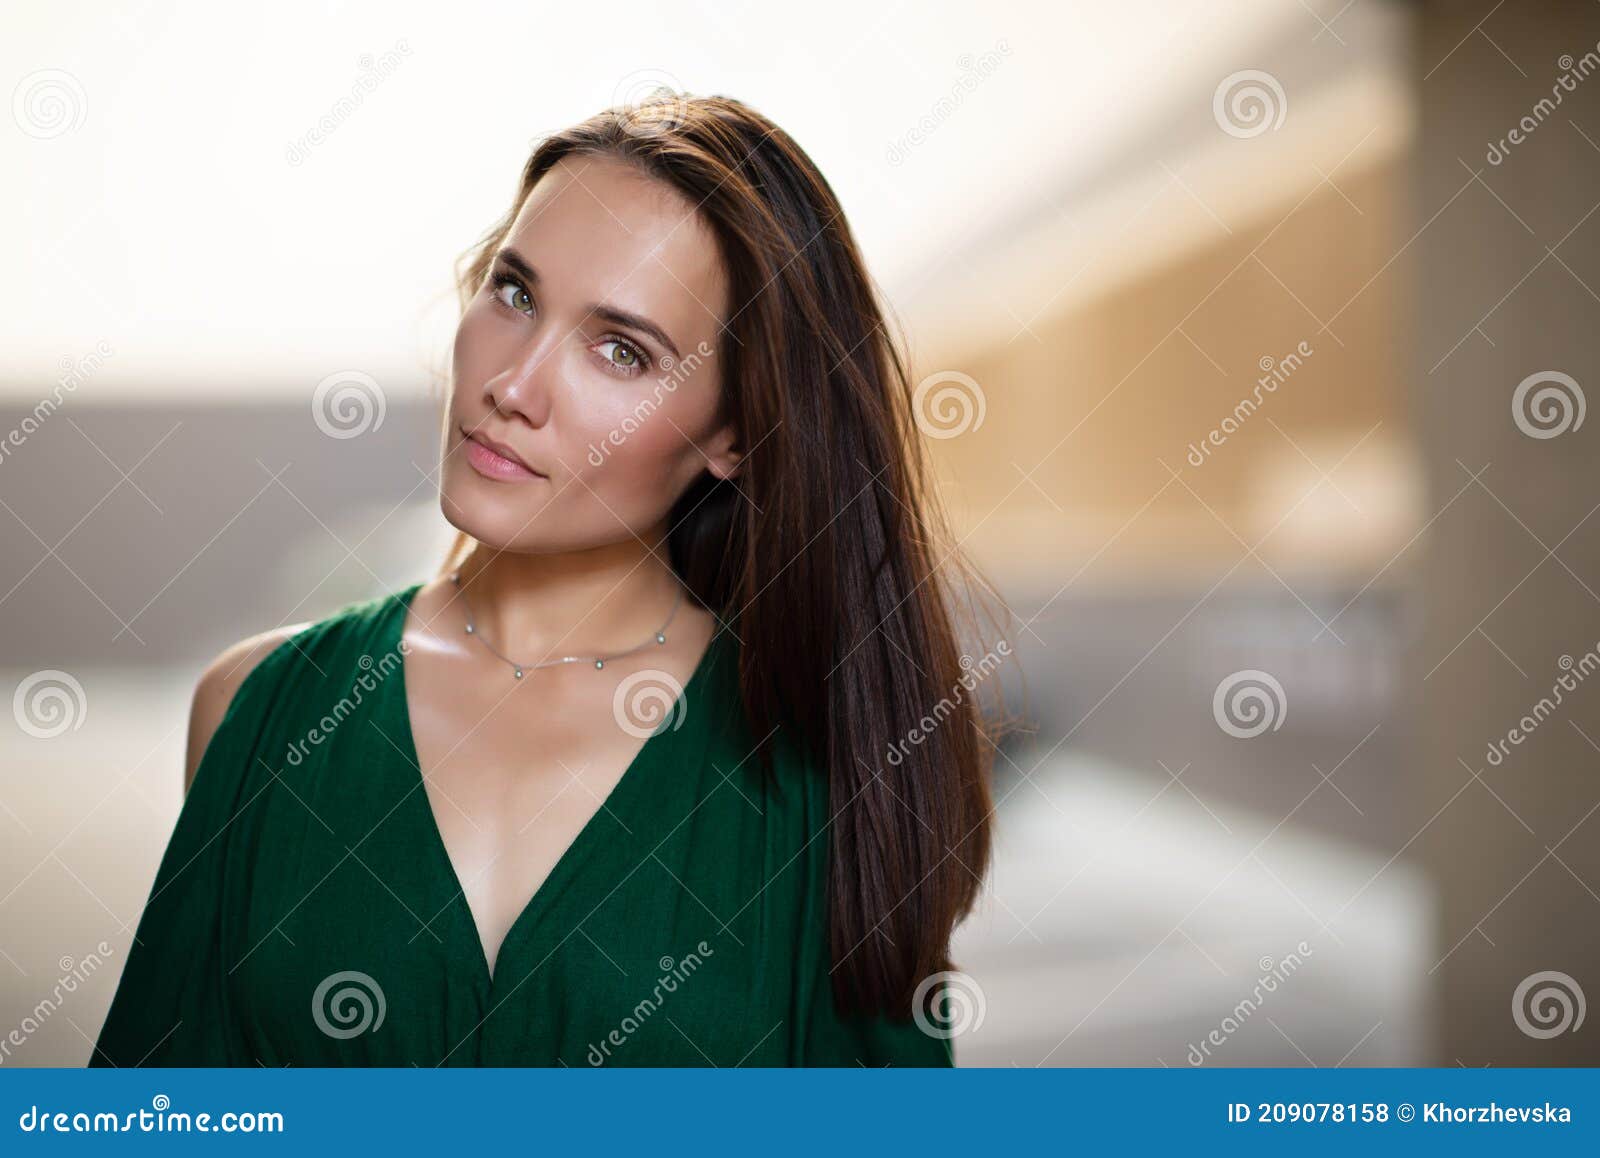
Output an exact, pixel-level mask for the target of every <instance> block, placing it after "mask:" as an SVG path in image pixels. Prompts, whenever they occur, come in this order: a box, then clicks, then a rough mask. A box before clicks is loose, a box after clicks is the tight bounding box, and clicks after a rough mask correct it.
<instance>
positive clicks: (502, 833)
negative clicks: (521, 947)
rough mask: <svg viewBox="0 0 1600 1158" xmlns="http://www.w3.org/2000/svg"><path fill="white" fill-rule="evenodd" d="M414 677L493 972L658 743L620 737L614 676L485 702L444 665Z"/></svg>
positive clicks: (436, 783) (433, 779)
mask: <svg viewBox="0 0 1600 1158" xmlns="http://www.w3.org/2000/svg"><path fill="white" fill-rule="evenodd" d="M413 672H415V675H413V677H412V679H411V686H410V689H409V692H410V699H409V704H408V707H409V715H410V722H411V731H412V741H413V746H414V751H415V754H416V757H417V763H418V770H419V772H420V774H421V776H422V778H423V783H424V790H425V792H426V794H427V798H428V804H429V809H430V811H431V812H432V815H433V821H434V824H435V826H436V828H437V830H438V836H439V838H440V841H441V842H442V844H443V846H444V849H445V851H446V853H447V855H448V858H449V860H450V863H451V866H452V867H453V869H454V871H455V875H456V877H457V879H458V882H459V884H460V887H461V890H462V892H463V894H464V896H465V899H466V901H467V904H468V906H469V908H470V909H471V911H472V915H473V919H474V922H475V923H476V925H477V927H478V933H479V936H480V938H481V940H482V942H483V949H484V956H485V958H486V959H487V961H488V962H489V964H490V966H491V968H492V967H493V965H494V963H495V959H496V956H497V954H498V950H499V946H500V944H501V942H502V941H503V940H504V938H505V935H506V933H507V932H508V931H509V930H510V928H511V926H512V925H513V924H514V923H515V922H516V920H517V917H518V916H519V915H520V914H521V912H522V911H523V910H524V909H525V908H526V907H527V906H528V904H529V902H530V900H531V898H532V897H533V896H534V895H535V894H536V893H537V892H538V891H539V889H540V888H541V886H542V885H543V884H544V882H545V881H546V880H547V879H548V878H549V876H550V874H551V872H552V871H553V870H554V868H555V866H556V865H557V863H558V862H559V861H560V859H561V857H562V855H563V854H564V853H565V852H566V850H567V849H568V848H570V847H571V846H572V845H573V843H574V841H575V840H576V839H577V837H578V834H579V833H580V832H581V831H582V830H583V829H584V828H585V826H586V825H588V823H589V822H590V820H591V819H592V818H593V817H594V815H595V813H596V812H597V811H599V809H600V808H602V807H603V806H604V802H605V800H606V799H607V797H608V796H609V795H610V794H611V792H612V790H613V789H614V788H615V787H616V786H617V784H618V782H619V781H620V780H621V778H622V776H623V774H624V772H625V771H626V770H627V769H628V767H629V765H630V764H631V763H632V762H633V760H634V759H635V758H636V757H637V756H638V754H639V752H640V751H641V749H642V748H643V746H644V743H645V740H646V738H647V737H646V736H640V735H636V734H633V733H632V732H630V731H627V730H624V729H623V728H621V727H619V726H618V724H617V720H616V718H615V717H614V714H613V712H612V709H611V696H610V695H609V694H607V693H606V691H605V688H604V687H600V686H599V681H604V682H605V683H606V684H607V686H609V684H611V683H615V682H616V679H615V677H611V678H609V679H608V678H607V677H608V675H609V673H600V672H591V671H587V670H574V671H570V672H566V671H561V672H554V673H552V672H540V673H538V674H537V676H533V677H530V678H528V679H525V680H522V681H513V680H511V679H509V678H508V679H507V680H506V681H505V686H504V688H503V690H501V691H492V692H491V693H490V694H489V695H485V694H484V684H483V682H482V681H481V680H479V681H465V680H460V679H454V678H452V676H451V672H450V670H449V668H448V667H446V666H444V665H440V666H438V667H435V668H428V667H426V666H422V665H419V666H417V667H416V668H414V669H413ZM547 676H548V677H550V678H548V679H546V678H544V677H547ZM585 681H587V683H588V684H592V685H595V686H585ZM490 686H491V688H493V686H494V685H490Z"/></svg>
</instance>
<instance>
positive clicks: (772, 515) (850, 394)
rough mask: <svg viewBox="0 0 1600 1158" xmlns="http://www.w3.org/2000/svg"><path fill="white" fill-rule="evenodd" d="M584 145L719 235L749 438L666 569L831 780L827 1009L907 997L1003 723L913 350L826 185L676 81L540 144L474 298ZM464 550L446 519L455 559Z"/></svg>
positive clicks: (690, 511)
mask: <svg viewBox="0 0 1600 1158" xmlns="http://www.w3.org/2000/svg"><path fill="white" fill-rule="evenodd" d="M591 154H592V155H609V156H615V157H620V158H623V159H626V160H629V161H632V162H633V163H635V164H637V165H639V166H641V167H642V169H643V170H644V171H646V172H648V173H650V174H652V175H654V176H656V177H658V178H660V179H662V180H665V181H667V182H668V183H670V184H671V185H672V186H673V187H674V188H676V189H677V190H678V191H679V192H680V193H682V194H683V195H684V196H685V197H687V198H688V199H689V201H690V202H691V203H692V204H694V205H696V206H697V207H698V211H699V213H700V214H701V216H702V217H703V218H704V219H705V221H706V223H707V224H708V225H709V226H710V228H711V230H712V231H713V233H714V234H715V236H716V238H717V240H718V243H719V245H720V247H721V250H722V257H723V261H724V263H725V267H726V270H727V275H728V277H729V300H730V301H731V302H732V303H734V308H733V311H732V316H731V317H730V318H728V319H726V328H725V329H724V330H723V332H722V334H721V336H720V339H719V349H718V350H717V351H716V360H717V364H718V365H719V366H720V367H721V371H722V377H721V381H722V397H721V406H722V408H723V409H722V413H721V418H722V420H723V421H731V422H732V423H733V424H734V429H735V430H736V431H737V432H738V446H739V448H740V449H742V450H744V451H745V457H744V461H743V465H742V468H741V471H740V473H739V475H738V476H737V477H736V479H735V480H733V481H732V482H729V481H724V480H718V479H715V478H713V476H711V475H710V474H709V473H706V474H704V475H702V476H701V478H700V480H699V481H698V482H697V483H696V484H694V485H692V486H690V487H689V489H688V491H687V492H686V493H685V494H684V495H683V496H682V498H681V499H680V500H679V502H678V504H677V505H676V506H675V507H674V509H673V511H672V514H671V519H670V527H671V529H670V531H669V534H668V545H669V551H670V555H671V564H672V566H673V567H674V568H675V570H676V571H677V573H678V574H679V576H680V577H681V578H682V579H683V581H684V583H685V585H686V586H687V587H688V589H689V590H690V591H691V592H692V593H693V595H694V597H695V598H696V599H698V600H699V601H700V603H701V604H703V605H704V606H705V607H707V608H708V609H710V610H711V611H712V612H713V613H715V614H716V615H717V617H718V618H719V619H722V620H724V621H732V622H733V623H734V630H735V632H736V634H737V635H738V637H739V638H740V640H741V641H742V647H741V652H740V655H741V658H740V665H739V667H740V685H741V696H742V699H743V702H744V710H745V713H746V717H747V720H748V721H749V723H750V726H751V728H752V734H754V735H757V736H765V735H767V734H768V733H769V732H770V731H771V729H772V728H773V727H774V726H782V727H787V728H792V729H794V733H793V734H794V735H795V736H797V737H800V738H801V743H802V747H803V749H804V750H805V751H806V752H807V754H808V757H809V758H810V759H811V760H812V761H813V762H814V763H815V764H816V766H817V768H818V774H820V775H826V776H827V780H828V792H829V801H830V809H829V811H830V813H831V815H832V820H831V822H830V824H829V831H830V841H831V846H830V857H829V921H830V932H829V935H830V945H831V950H832V959H833V992H834V997H835V1001H836V1004H837V1006H838V1008H839V1009H841V1010H842V1011H849V1012H858V1013H863V1014H871V1013H884V1014H887V1015H888V1016H890V1017H893V1018H896V1019H903V1018H905V1017H909V1016H910V1015H911V1013H912V1011H913V997H914V995H915V994H917V992H918V987H919V984H920V983H922V982H923V981H924V980H925V979H928V978H930V977H932V976H933V975H934V974H937V973H941V972H944V971H947V970H950V969H951V968H952V964H951V962H950V959H949V948H950V936H951V932H952V930H953V929H954V927H955V925H956V923H957V922H958V921H959V920H960V919H961V918H962V917H963V916H965V915H966V914H967V913H968V912H969V911H970V910H971V908H972V906H973V904H974V902H975V900H976V898H977V895H978V892H979V889H980V886H981V882H982V880H983V877H984V874H985V872H986V871H987V869H988V866H989V857H990V815H991V812H992V810H993V806H992V803H991V796H990V788H989V774H990V769H991V759H992V750H993V747H994V740H995V735H996V733H995V732H994V731H992V730H991V728H990V723H989V721H988V720H986V719H985V717H984V713H983V712H982V711H981V710H980V706H979V701H978V700H977V699H975V698H973V697H971V696H970V695H964V694H963V692H962V688H963V687H966V688H968V689H969V690H970V688H971V684H972V679H971V676H970V675H969V674H968V673H969V669H970V668H971V667H972V663H973V661H972V660H971V658H970V657H965V656H963V655H962V654H961V650H960V642H959V638H958V632H957V628H956V622H955V612H956V610H957V609H958V607H962V608H965V609H966V610H967V611H969V612H970V611H971V610H972V609H973V608H974V607H975V606H976V605H977V603H978V602H979V601H978V600H977V598H976V595H977V593H978V591H977V589H978V588H979V587H981V586H986V585H984V584H982V581H981V579H979V578H978V575H977V571H976V569H975V568H973V567H972V565H971V564H970V563H969V562H968V561H967V560H966V559H965V558H964V557H963V556H962V555H961V553H960V552H959V551H958V550H955V549H954V548H952V547H951V546H950V542H951V540H950V535H949V532H948V526H947V523H946V517H945V515H944V513H943V510H942V507H941V506H940V504H939V503H938V502H937V501H936V496H935V495H934V493H933V492H932V489H931V487H930V485H929V479H930V469H929V465H928V463H927V462H926V459H925V447H924V442H923V439H922V437H921V435H920V433H919V431H918V428H917V424H916V421H915V414H914V411H913V398H912V390H911V386H910V382H909V378H908V375H907V372H906V367H905V362H904V360H903V358H902V356H901V354H900V352H899V349H898V348H897V345H896V343H895V342H894V341H893V340H892V339H891V337H890V335H889V332H888V330H887V329H886V327H885V323H884V311H883V310H881V309H880V307H879V304H878V301H877V296H876V287H875V286H874V284H873V283H872V281H871V279H870V277H869V276H868V274H867V272H866V268H865V264H864V263H863V261H862V258H861V255H860V252H859V251H858V249H857V247H856V243H855V240H854V238H853V237H852V236H851V232H850V228H849V225H848V224H847V223H846V221H845V218H844V215H843V210H842V209H841V207H840V205H839V201H838V199H837V198H836V197H835V196H834V193H833V190H832V189H831V188H830V187H829V185H828V183H827V181H826V180H824V178H823V176H822V174H821V173H820V172H818V170H817V168H816V166H815V165H814V164H813V163H812V161H811V159H810V158H809V157H807V156H806V154H805V153H804V152H803V151H802V150H801V149H800V147H799V146H798V145H797V144H795V142H794V141H793V140H792V139H791V138H790V137H789V136H788V134H787V133H785V132H784V131H783V130H782V129H780V128H779V127H778V126H777V125H775V124H773V123H772V122H771V121H769V120H768V119H767V118H765V117H764V116H762V115H761V114H759V113H757V112H755V111H754V110H753V109H751V108H749V107H748V106H746V105H744V104H742V103H741V102H739V101H737V100H734V99H732V98H729V97H723V96H710V97H692V96H687V95H684V94H676V93H671V92H665V91H664V92H661V93H659V94H657V95H655V96H652V97H651V98H649V99H648V100H646V101H645V102H644V103H642V104H636V105H630V106H619V107H616V108H612V109H608V110H606V111H605V112H602V113H599V114H598V115H596V116H594V117H591V118H589V119H588V120H586V121H583V122H582V123H580V124H578V125H576V126H574V127H572V128H569V129H567V130H565V131H563V132H559V133H556V134H554V135H552V136H549V137H547V138H545V139H543V140H542V141H541V142H540V143H539V144H538V145H537V147H536V148H535V150H534V152H533V154H532V156H531V157H529V159H528V161H527V164H526V165H525V166H524V168H523V171H522V177H521V181H520V182H519V185H518V189H517V193H516V197H515V199H514V201H513V202H512V205H511V208H510V209H509V210H508V211H507V212H506V215H505V217H504V218H502V219H501V220H500V221H499V222H498V223H497V224H496V225H494V227H493V228H491V229H490V230H489V231H488V232H487V233H486V234H484V236H483V237H482V238H481V239H480V240H479V241H478V242H477V243H476V244H475V245H474V246H473V247H472V248H471V249H469V250H468V251H467V252H466V253H465V254H463V255H462V257H461V260H460V262H459V263H458V265H457V271H456V272H457V289H458V292H459V294H460V297H461V302H462V308H463V309H465V308H466V305H467V303H469V302H470V301H471V299H472V297H473V296H474V295H475V294H476V293H477V292H478V291H479V289H480V288H481V286H482V284H483V281H484V279H485V277H486V276H487V274H488V272H489V268H490V266H491V264H492V262H493V259H494V255H495V253H496V252H497V250H498V249H499V248H500V246H501V245H502V243H503V242H504V241H505V238H506V236H507V234H508V233H509V232H510V229H511V226H512V224H513V223H514V222H515V220H516V216H517V211H518V209H519V208H520V207H521V205H522V203H523V201H524V199H525V198H526V197H527V196H528V193H529V191H530V190H532V189H533V187H534V185H535V183H536V182H537V181H538V180H539V178H540V177H541V176H543V175H544V173H545V172H546V171H548V170H549V169H550V167H551V166H552V165H554V164H555V163H556V162H557V161H558V160H560V159H561V158H562V157H565V156H568V155H591ZM735 484H736V485H735ZM472 546H473V542H472V540H471V539H470V538H469V537H468V536H466V535H465V534H462V535H460V536H458V538H457V539H456V542H455V544H454V545H453V547H452V549H451V551H450V554H449V556H448V557H447V559H446V561H445V563H444V566H443V568H442V570H449V569H451V568H452V567H454V566H456V565H458V564H459V562H460V560H461V559H462V558H463V557H464V556H465V554H466V553H468V552H469V551H470V550H471V549H472ZM974 622H976V617H974ZM1001 646H1002V650H1003V649H1004V644H1002V645H1001ZM963 677H966V679H965V682H963ZM952 700H954V703H952ZM930 723H933V724H935V726H933V727H929V726H928V725H929V724H930ZM769 755H770V754H769V753H768V752H767V751H766V750H765V749H764V750H763V752H762V755H761V760H762V762H763V763H765V762H766V761H767V760H768V758H769ZM927 988H928V987H927V986H923V992H924V994H926V993H927ZM924 1000H929V998H928V997H926V996H925V997H924Z"/></svg>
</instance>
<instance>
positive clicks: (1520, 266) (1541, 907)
mask: <svg viewBox="0 0 1600 1158" xmlns="http://www.w3.org/2000/svg"><path fill="white" fill-rule="evenodd" d="M1507 16H1508V18H1507V19H1504V20H1497V21H1495V23H1494V25H1493V27H1492V28H1491V29H1489V30H1488V35H1487V36H1485V35H1483V34H1480V33H1477V32H1475V31H1474V25H1475V24H1476V23H1477V22H1478V21H1479V20H1480V19H1481V18H1482V17H1481V14H1479V13H1476V12H1475V11H1474V10H1473V9H1472V8H1471V7H1468V6H1461V5H1456V4H1447V3H1429V4H1425V5H1423V6H1422V20H1421V38H1420V41H1419V45H1418V57H1417V75H1416V80H1415V83H1416V89H1417V93H1418V99H1419V101H1420V103H1421V110H1422V123H1423V128H1424V131H1423V135H1422V140H1421V146H1420V148H1419V150H1418V151H1417V154H1416V157H1415V171H1416V174H1417V198H1418V202H1419V204H1418V216H1419V218H1420V220H1419V221H1418V228H1419V229H1420V230H1421V232H1420V235H1419V237H1418V239H1417V243H1416V250H1417V253H1418V262H1419V266H1420V270H1421V282H1420V285H1419V292H1420V298H1419V301H1420V309H1419V321H1420V325H1419V328H1418V330H1417V335H1416V341H1415V343H1414V344H1413V346H1412V349H1411V356H1410V358H1409V360H1408V371H1409V377H1410V395H1411V399H1412V404H1413V406H1414V407H1415V408H1416V409H1417V411H1418V413H1419V414H1420V415H1421V416H1422V421H1421V424H1420V425H1421V430H1422V445H1423V448H1424V452H1425V460H1426V463H1427V472H1428V484H1429V492H1430V498H1429V511H1428V513H1429V518H1430V525H1429V532H1428V539H1427V545H1428V550H1427V553H1426V556H1425V558H1426V570H1425V572H1424V580H1425V583H1426V585H1427V590H1428V595H1429V600H1428V615H1427V622H1426V627H1425V631H1424V637H1423V639H1422V641H1421V646H1420V647H1419V648H1418V650H1417V653H1416V655H1415V656H1414V662H1413V665H1412V670H1411V679H1412V680H1413V681H1414V683H1415V685H1416V686H1418V687H1420V688H1421V689H1422V712H1421V716H1420V720H1419V723H1420V727H1421V732H1422V739H1423V746H1422V751H1421V771H1422V792H1423V795H1424V797H1425V799H1426V801H1427V803H1428V805H1429V806H1430V809H1431V810H1433V811H1434V813H1435V816H1434V819H1433V821H1432V823H1431V824H1430V825H1429V826H1428V828H1427V830H1426V831H1425V832H1423V833H1420V834H1419V840H1418V842H1417V847H1418V849H1419V850H1422V851H1424V853H1425V856H1426V862H1427V864H1428V866H1429V868H1430V870H1431V872H1432V873H1433V875H1434V876H1435V878H1436V879H1437V880H1438V881H1439V883H1440V890H1441V892H1440V901H1441V905H1440V909H1439V915H1438V936H1439V940H1440V945H1441V948H1440V952H1439V956H1438V959H1437V961H1436V962H1435V963H1433V965H1432V966H1431V968H1430V969H1429V974H1430V977H1431V978H1432V980H1433V983H1434V985H1435V986H1436V987H1437V991H1438V994H1439V999H1440V1012H1441V1017H1440V1022H1439V1032H1440V1034H1441V1042H1440V1057H1441V1060H1442V1061H1443V1062H1445V1063H1446V1064H1448V1063H1450V1062H1452V1061H1459V1062H1461V1063H1463V1064H1466V1065H1483V1064H1486V1063H1488V1062H1490V1061H1492V1062H1493V1063H1494V1064H1495V1065H1551V1064H1565V1065H1576V1064H1596V1063H1600V1035H1597V1034H1596V1032H1595V1026H1594V1025H1593V1023H1592V1019H1593V1016H1594V1014H1593V1011H1590V1012H1589V1019H1590V1024H1587V1025H1584V1024H1583V1023H1582V1021H1581V1020H1580V1019H1581V1018H1582V1016H1583V1014H1582V1010H1583V1006H1584V1005H1585V1004H1586V1002H1589V1001H1593V1000H1594V999H1595V998H1596V997H1597V996H1600V815H1597V811H1600V672H1597V670H1596V665H1597V664H1600V655H1597V652H1600V516H1597V515H1596V513H1595V512H1596V509H1597V506H1600V441H1597V438H1600V427H1597V424H1596V422H1595V420H1594V417H1593V416H1592V415H1591V416H1589V418H1588V419H1587V420H1586V421H1585V420H1583V419H1582V417H1581V415H1582V410H1583V409H1584V408H1585V398H1584V395H1585V393H1586V392H1587V393H1590V394H1592V393H1593V392H1594V387H1595V383H1596V381H1597V374H1596V371H1597V368H1600V361H1597V359H1596V351H1597V348H1600V347H1597V342H1596V331H1597V328H1600V296H1597V291H1600V75H1597V74H1600V10H1597V9H1596V7H1595V6H1594V5H1593V4H1580V3H1576V2H1572V3H1565V2H1555V0H1545V2H1542V3H1536V4H1523V5H1519V6H1517V8H1516V10H1515V11H1514V13H1513V12H1510V11H1508V13H1507ZM1585 57H1587V62H1585V61H1584V58H1585ZM1582 72H1587V73H1588V75H1587V77H1586V78H1583V79H1577V77H1578V74H1579V73H1582ZM1562 78H1565V81H1564V82H1563V79H1562ZM1553 93H1555V94H1558V95H1559V98H1560V99H1559V103H1557V101H1556V99H1555V98H1554V97H1553V95H1552V94H1553ZM1541 101H1544V102H1546V104H1545V105H1544V106H1540V103H1539V102H1541ZM1524 118H1527V119H1526V120H1525V119H1524ZM1528 126H1531V128H1529V127H1528ZM1519 127H1520V129H1521V131H1520V132H1519V133H1518V135H1519V136H1521V137H1522V140H1521V141H1520V143H1518V142H1515V141H1512V140H1510V139H1509V137H1510V134H1511V133H1512V132H1513V131H1516V130H1518V129H1519ZM1507 146H1509V147H1507ZM1493 156H1499V157H1500V159H1499V160H1498V161H1496V160H1493V159H1491V158H1492V157H1493ZM1556 374H1563V375H1569V376H1570V378H1569V379H1568V380H1567V381H1562V380H1560V379H1558V378H1556V377H1555V375H1556ZM1530 378H1532V379H1533V382H1532V383H1530V387H1529V391H1530V392H1529V393H1526V394H1523V395H1522V396H1521V397H1519V394H1518V391H1519V386H1520V384H1521V383H1523V382H1524V381H1527V380H1529V379H1530ZM1544 388H1548V389H1549V390H1551V391H1552V393H1551V394H1550V395H1549V396H1548V397H1547V398H1546V399H1545V400H1544V401H1543V402H1540V401H1537V394H1536V393H1535V392H1536V391H1538V390H1540V389H1544ZM1562 679H1564V680H1565V681H1566V683H1567V686H1566V687H1562V686H1561V684H1560V683H1559V682H1558V681H1561V680H1562ZM1513 731H1515V732H1517V733H1518V734H1519V739H1517V740H1515V741H1512V740H1510V739H1508V737H1509V736H1510V735H1511V734H1512V733H1513ZM1491 744H1499V745H1501V747H1500V748H1499V749H1498V751H1499V753H1500V755H1499V759H1498V760H1495V759H1491V757H1490V749H1491ZM1585 995H1586V996H1585ZM1513 1011H1515V1013H1514V1015H1512V1016H1508V1014H1513ZM1530 1030H1532V1031H1533V1032H1530Z"/></svg>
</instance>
